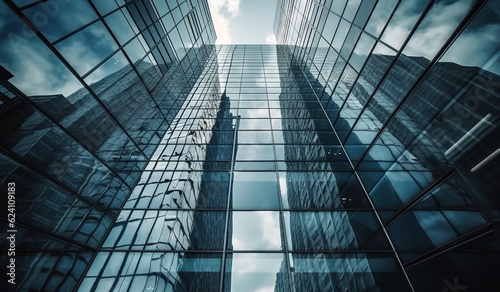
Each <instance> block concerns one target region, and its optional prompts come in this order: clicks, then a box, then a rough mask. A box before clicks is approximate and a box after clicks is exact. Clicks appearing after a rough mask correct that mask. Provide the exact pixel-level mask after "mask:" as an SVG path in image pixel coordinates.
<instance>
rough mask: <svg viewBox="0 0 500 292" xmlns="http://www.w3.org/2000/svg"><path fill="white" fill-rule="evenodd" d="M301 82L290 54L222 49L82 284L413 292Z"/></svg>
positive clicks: (255, 47) (101, 287)
mask: <svg viewBox="0 0 500 292" xmlns="http://www.w3.org/2000/svg"><path fill="white" fill-rule="evenodd" d="M298 74H302V73H301V72H300V70H298V69H297V68H295V69H294V68H291V67H290V63H289V54H288V53H287V51H286V49H285V48H277V47H276V46H264V45H262V46H261V45H244V46H242V45H235V46H220V47H217V50H216V51H214V52H213V55H211V57H210V58H209V61H208V63H207V66H206V67H205V70H204V72H203V73H202V74H201V75H200V78H199V79H198V80H197V81H196V84H195V85H194V86H193V89H192V90H191V92H190V93H189V95H188V98H187V99H186V101H185V102H184V104H183V105H182V110H181V111H180V112H179V113H178V114H177V116H176V117H175V119H174V121H173V123H172V124H171V126H170V128H169V130H168V131H167V134H166V135H165V136H164V137H163V138H162V140H161V141H160V146H159V147H158V148H157V150H156V151H155V153H154V154H153V158H152V160H151V161H150V162H149V163H148V166H146V169H145V171H144V172H143V173H142V176H141V180H140V182H139V183H138V185H137V186H136V187H135V188H134V190H133V192H132V195H131V196H130V197H129V199H128V200H127V202H126V203H125V205H124V208H123V209H121V211H119V215H118V220H117V221H116V222H115V223H114V224H113V227H112V229H111V232H110V233H109V235H108V237H107V238H106V240H105V242H104V244H103V246H102V247H101V249H100V251H99V252H98V255H97V256H96V260H95V261H94V262H93V263H92V265H91V267H90V269H89V271H88V272H87V274H86V276H85V278H84V281H83V282H82V285H81V286H80V290H81V291H95V290H98V291H99V290H106V291H120V290H127V289H128V290H131V291H132V290H136V289H139V290H148V289H150V290H151V289H159V290H173V291H200V289H203V291H242V290H245V289H247V290H248V291H257V290H259V289H264V288H266V287H273V289H274V290H275V291H291V290H292V289H294V290H296V291H308V290H314V291H316V290H321V289H323V290H325V289H327V290H336V289H342V288H343V287H354V286H355V287H358V289H359V290H360V291H363V290H367V289H369V288H370V287H374V286H377V287H379V288H380V289H383V288H385V289H389V287H398V288H399V290H400V291H405V290H408V289H409V286H408V284H407V283H406V280H405V276H404V274H403V273H402V270H401V268H400V267H399V264H398V260H397V258H396V257H395V254H394V250H393V248H392V247H391V245H390V243H389V241H388V239H387V237H386V235H385V234H384V232H383V229H382V227H381V225H380V220H379V219H378V218H377V215H376V214H375V212H374V210H373V208H372V207H371V206H370V204H369V202H368V200H367V197H366V194H365V193H364V192H363V189H362V187H361V184H360V182H359V180H358V178H357V177H356V176H355V175H354V173H353V169H352V166H351V164H350V163H349V162H348V160H347V158H346V155H345V152H344V151H343V149H342V147H341V145H340V143H339V140H338V138H336V134H335V132H334V130H333V128H332V126H331V124H330V123H329V122H328V118H327V116H326V113H325V112H324V110H323V109H322V108H321V106H320V104H319V103H318V100H317V98H316V97H315V95H314V93H313V92H312V91H311V88H310V87H309V86H308V85H307V80H305V79H303V78H302V79H300V78H297V76H296V75H298ZM117 262H120V263H124V262H125V263H126V264H125V265H120V266H117ZM382 263H383V265H384V268H383V269H382V268H380V267H379V265H380V264H382ZM333 271H335V272H333ZM388 274H389V275H391V281H388V280H387V278H385V277H386V276H384V275H388ZM255 277H259V278H260V279H261V280H260V281H259V282H255V281H253V280H252V279H254V278H255Z"/></svg>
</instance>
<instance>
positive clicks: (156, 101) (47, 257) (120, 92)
mask: <svg viewBox="0 0 500 292" xmlns="http://www.w3.org/2000/svg"><path fill="white" fill-rule="evenodd" d="M0 15H1V16H0V17H1V18H2V27H1V28H0V30H1V34H0V39H1V41H0V52H1V54H0V55H1V56H2V57H1V58H0V59H1V60H0V62H1V63H2V64H1V66H0V84H1V85H0V112H1V115H0V120H1V123H0V130H1V135H2V137H1V139H0V178H1V184H2V188H3V187H4V186H5V187H7V184H8V183H15V185H16V194H17V196H16V207H17V208H16V209H15V215H16V221H15V225H13V226H15V230H16V231H17V232H16V251H15V255H16V263H17V265H16V267H17V269H16V286H15V288H16V289H19V290H25V291H28V290H30V289H36V290H41V291H56V290H59V291H71V290H73V289H75V288H76V287H77V286H78V285H79V282H81V280H82V274H84V272H85V270H86V269H88V267H89V264H90V263H91V262H92V260H93V258H94V257H95V254H96V251H97V250H98V249H99V248H100V247H101V246H102V245H103V243H104V238H105V237H106V235H107V234H108V233H109V232H110V231H111V227H112V225H113V222H115V221H116V220H117V218H119V217H118V216H120V213H119V210H120V209H121V208H122V207H123V205H124V204H125V203H126V200H127V198H128V197H129V196H130V195H131V194H132V192H133V190H134V187H135V186H136V184H137V182H138V181H139V179H140V177H141V171H142V170H144V168H145V167H146V165H147V163H148V161H149V159H150V158H151V156H152V154H153V152H154V150H155V149H156V148H157V147H158V145H159V143H160V140H161V139H162V137H164V136H165V134H166V133H167V129H168V128H169V126H170V124H171V123H172V121H173V119H174V117H175V116H176V115H177V113H178V112H179V110H180V109H181V105H182V104H183V103H184V100H185V99H186V97H187V96H188V93H189V91H190V90H191V88H192V87H193V85H194V83H195V80H197V79H198V77H199V76H200V74H201V72H202V70H203V67H204V66H205V64H206V62H207V58H208V56H209V54H210V52H211V50H213V43H214V41H215V31H214V28H213V24H212V21H211V18H210V15H209V10H208V4H207V2H206V1H203V0H200V1H197V0H196V1H194V0H193V1H185V0H179V1H175V0H174V1H90V0H88V1H87V0H77V1H59V0H46V1H2V2H1V3H0ZM211 44H212V45H211ZM0 204H1V205H0V206H1V207H2V209H3V210H7V200H2V202H1V203H0ZM1 214H2V215H1V216H0V218H1V219H0V220H1V221H2V222H4V223H5V222H9V221H8V218H7V214H6V213H5V212H2V213H1ZM1 228H2V229H1V232H2V234H7V233H8V232H9V231H7V230H13V229H14V228H12V226H10V227H9V225H8V224H2V226H1ZM1 249H2V250H3V251H5V250H8V249H9V242H8V241H5V240H3V239H2V241H1ZM1 259H2V261H6V262H8V261H9V258H7V251H5V252H2V257H1ZM13 287H14V286H12V287H11V288H13Z"/></svg>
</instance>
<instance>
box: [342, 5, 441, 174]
mask: <svg viewBox="0 0 500 292" xmlns="http://www.w3.org/2000/svg"><path fill="white" fill-rule="evenodd" d="M433 4H434V0H431V1H430V2H429V3H428V4H427V6H426V7H425V9H424V11H423V12H422V14H421V15H420V17H419V19H418V20H417V22H416V23H415V25H414V26H413V28H412V30H411V31H410V33H409V37H407V38H406V40H405V41H404V42H403V44H402V45H401V48H404V47H405V46H406V45H407V44H408V42H409V41H410V39H411V36H412V35H413V33H414V32H415V31H416V30H417V27H418V26H419V25H420V23H421V22H422V21H423V19H424V17H425V15H426V14H427V12H429V10H430V9H431V7H432V5H433ZM398 5H399V2H398ZM398 5H397V6H396V7H395V9H394V10H393V13H392V14H391V17H390V18H389V20H390V19H392V17H393V15H394V14H395V12H396V10H397V8H398V7H399V6H398ZM388 22H389V21H388ZM387 25H388V24H386V25H385V27H384V29H383V30H382V32H381V35H382V34H383V32H384V31H385V29H386V28H387ZM376 39H377V41H378V42H381V41H380V40H379V39H378V38H376ZM383 44H384V45H385V43H383ZM389 47H390V46H389ZM390 48H392V47H390ZM373 49H375V48H373ZM402 51H403V49H400V50H398V51H397V52H396V55H395V56H394V59H393V60H392V62H391V63H390V64H389V66H388V68H387V70H386V71H385V72H384V74H383V76H382V77H381V78H380V81H379V82H378V84H377V85H376V86H374V89H373V92H372V94H371V95H370V96H369V97H368V99H367V100H366V103H365V105H364V106H363V108H362V109H361V111H360V113H359V115H358V117H357V118H356V120H355V121H354V124H353V125H354V126H356V125H357V123H358V121H359V120H360V119H361V116H362V115H363V113H364V112H365V110H366V109H367V108H368V104H369V103H370V101H371V100H372V99H373V98H374V96H375V93H376V92H377V90H378V89H379V88H380V86H381V85H382V83H383V81H384V80H385V78H386V77H387V76H388V75H389V72H390V71H391V69H392V68H393V66H394V64H396V61H397V59H398V57H399V56H400V55H401V54H402ZM372 52H373V50H372ZM339 54H340V52H339ZM365 65H366V63H365ZM364 67H365V66H364V65H363V68H362V69H364ZM361 71H362V70H361ZM353 128H354V127H353ZM353 128H351V129H350V130H349V132H348V133H347V135H346V141H347V138H348V137H349V136H350V135H351V133H353ZM374 141H375V140H374ZM366 152H368V149H367V150H366ZM366 152H365V153H366ZM362 158H364V156H362ZM360 161H361V159H360ZM358 165H359V163H358ZM358 165H357V166H358ZM357 166H356V167H357Z"/></svg>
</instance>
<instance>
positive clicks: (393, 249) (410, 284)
mask: <svg viewBox="0 0 500 292" xmlns="http://www.w3.org/2000/svg"><path fill="white" fill-rule="evenodd" d="M298 68H299V69H300V73H302V76H304V77H305V76H306V74H305V73H304V71H303V70H302V68H301V67H300V66H299V67H298ZM305 79H306V81H307V83H308V84H309V87H310V89H311V90H312V91H313V94H314V95H315V97H316V99H317V100H318V102H319V103H320V106H321V107H322V109H323V112H324V113H325V115H326V111H325V109H324V107H323V105H322V104H321V102H320V99H319V98H318V96H317V95H316V93H315V92H314V89H313V87H312V85H311V83H310V81H309V79H308V78H306V77H305ZM326 119H327V120H328V122H329V123H330V126H331V127H332V129H333V133H334V134H335V136H336V137H337V139H338V140H339V141H341V140H340V139H339V136H338V134H337V132H336V131H335V128H334V127H333V124H332V122H331V120H330V118H329V117H328V116H326ZM340 145H341V148H342V151H344V153H346V156H347V161H348V162H349V165H350V166H351V167H352V168H353V173H354V174H355V175H356V177H357V179H358V181H359V182H360V186H361V188H362V189H363V192H364V194H365V196H366V199H367V200H368V203H369V204H370V206H371V207H372V208H373V210H374V214H375V217H376V218H377V221H378V223H379V226H381V227H382V228H381V230H382V231H383V232H384V234H385V236H386V238H387V240H388V242H389V244H390V246H391V248H392V251H393V254H394V256H395V257H396V260H397V261H398V263H399V266H400V268H401V270H402V272H403V274H404V277H405V279H406V281H407V283H408V285H409V287H410V289H411V290H412V291H415V289H414V288H413V285H412V283H411V281H410V278H409V276H408V274H407V273H406V270H405V269H404V266H403V263H402V261H401V259H400V258H399V255H398V254H397V252H396V248H395V246H394V244H393V243H392V240H391V238H390V237H389V234H388V233H387V230H386V229H385V228H384V227H383V226H384V225H383V222H382V219H381V218H380V216H379V214H378V212H377V209H376V208H375V205H374V204H373V201H372V200H371V198H370V196H369V195H368V194H369V192H368V191H367V190H366V188H365V186H364V184H363V183H362V180H361V178H360V177H359V174H358V173H357V171H356V169H355V168H354V165H353V164H352V161H351V159H350V158H349V156H348V155H347V152H346V150H345V147H344V145H343V144H342V142H341V144H340Z"/></svg>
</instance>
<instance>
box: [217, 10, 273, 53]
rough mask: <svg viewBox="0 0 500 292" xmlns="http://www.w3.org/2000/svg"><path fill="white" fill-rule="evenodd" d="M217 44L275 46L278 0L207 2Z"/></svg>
mask: <svg viewBox="0 0 500 292" xmlns="http://www.w3.org/2000/svg"><path fill="white" fill-rule="evenodd" d="M208 3H209V5H210V11H211V13H212V18H213V22H214V25H215V30H216V32H217V42H216V43H217V44H265V43H276V38H275V37H274V32H273V22H274V13H275V11H276V0H208Z"/></svg>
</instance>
